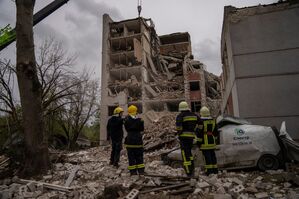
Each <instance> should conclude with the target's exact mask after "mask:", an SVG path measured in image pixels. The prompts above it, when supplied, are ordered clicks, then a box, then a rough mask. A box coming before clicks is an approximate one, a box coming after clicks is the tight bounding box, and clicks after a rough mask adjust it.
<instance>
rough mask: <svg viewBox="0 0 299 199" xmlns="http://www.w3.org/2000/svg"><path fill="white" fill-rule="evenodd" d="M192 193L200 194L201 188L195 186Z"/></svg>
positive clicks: (201, 192)
mask: <svg viewBox="0 0 299 199" xmlns="http://www.w3.org/2000/svg"><path fill="white" fill-rule="evenodd" d="M193 194H196V195H201V194H203V190H202V189H201V188H196V189H195V190H194V192H193Z"/></svg>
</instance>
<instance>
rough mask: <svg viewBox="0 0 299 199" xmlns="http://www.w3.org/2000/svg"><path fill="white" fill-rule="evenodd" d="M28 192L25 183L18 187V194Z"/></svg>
mask: <svg viewBox="0 0 299 199" xmlns="http://www.w3.org/2000/svg"><path fill="white" fill-rule="evenodd" d="M27 192H29V190H28V187H27V186H26V185H22V186H20V187H19V195H21V196H22V195H24V194H25V193H27Z"/></svg>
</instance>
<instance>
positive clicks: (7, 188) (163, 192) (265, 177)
mask: <svg viewBox="0 0 299 199" xmlns="http://www.w3.org/2000/svg"><path fill="white" fill-rule="evenodd" d="M162 118H163V117H162ZM163 151H164V149H161V150H158V151H154V152H146V153H145V155H144V156H145V167H146V172H147V175H144V176H130V174H129V172H128V170H127V166H128V165H127V161H128V160H127V156H126V153H123V152H122V155H121V160H120V164H119V167H118V168H115V167H113V166H110V165H109V157H110V147H104V146H101V147H98V148H91V149H88V150H84V151H79V152H74V153H65V152H64V154H63V156H62V157H63V159H62V162H60V163H56V164H54V165H53V169H52V170H50V171H49V172H48V175H45V176H43V177H42V178H39V179H41V180H40V181H39V180H36V181H34V180H24V179H19V178H18V177H16V176H15V177H14V178H11V179H8V178H7V179H3V180H0V197H1V198H102V199H104V198H105V199H106V198H108V199H109V198H125V197H127V198H134V197H136V196H135V195H137V196H138V198H141V199H142V198H144V199H148V198H160V197H161V198H177V199H181V198H240V199H245V198H270V197H272V198H275V199H276V198H296V197H297V196H298V194H299V189H298V188H296V187H298V186H297V185H296V184H295V183H293V181H291V178H289V177H288V176H289V173H288V172H286V171H279V172H274V173H273V172H258V171H254V172H242V171H237V172H228V171H223V172H220V173H219V174H218V175H212V176H209V177H206V176H204V173H203V171H201V170H199V169H198V168H196V172H195V173H196V174H195V176H194V178H192V179H190V178H188V177H186V176H185V172H184V170H183V169H182V168H172V167H169V166H167V165H164V164H163V162H162V161H161V160H160V159H159V158H160V155H158V154H161V153H162V152H163ZM70 162H76V164H72V163H70ZM72 174H73V175H72ZM70 176H73V177H71V178H70V179H72V180H71V181H72V182H71V183H70V185H69V187H67V186H65V183H66V181H67V179H68V178H69V177H70ZM273 179H275V181H273ZM133 190H134V191H133ZM131 191H133V192H134V193H133V192H132V193H131V194H130V192H131ZM134 194H135V195H134Z"/></svg>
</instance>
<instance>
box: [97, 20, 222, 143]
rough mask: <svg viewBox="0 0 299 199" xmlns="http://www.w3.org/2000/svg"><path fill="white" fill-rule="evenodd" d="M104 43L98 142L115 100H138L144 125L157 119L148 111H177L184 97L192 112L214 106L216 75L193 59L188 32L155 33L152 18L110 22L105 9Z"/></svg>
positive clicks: (118, 102) (135, 102)
mask: <svg viewBox="0 0 299 199" xmlns="http://www.w3.org/2000/svg"><path fill="white" fill-rule="evenodd" d="M102 45H103V46H102V91H101V92H102V93H101V98H102V99H101V124H102V125H101V135H100V141H101V142H100V143H105V141H106V140H107V134H106V127H105V124H106V123H107V120H108V118H109V116H111V115H112V114H113V110H114V108H115V107H117V106H121V107H122V108H124V110H125V111H126V110H127V107H128V106H130V105H132V104H133V105H135V106H137V107H138V112H139V114H141V115H142V117H143V118H144V120H145V121H146V122H145V123H146V125H147V124H149V123H150V122H153V121H156V119H157V118H155V115H156V114H151V113H153V112H159V113H165V115H167V114H169V113H171V112H177V111H178V104H179V103H180V102H181V101H183V100H186V101H187V102H188V103H189V105H190V107H191V108H192V111H194V112H198V111H199V109H200V108H201V106H203V105H208V106H209V105H210V104H211V105H212V106H211V108H212V109H214V108H215V107H216V108H217V110H212V112H213V113H214V112H215V113H217V112H218V110H219V108H218V105H215V104H217V103H218V102H219V99H220V98H221V97H220V86H219V78H217V76H214V75H213V74H210V73H208V72H206V71H205V69H204V65H203V63H201V62H200V61H197V60H194V59H193V56H192V50H191V40H190V35H189V33H187V32H184V33H174V34H169V35H162V36H158V35H157V34H156V31H155V26H154V23H153V21H152V20H151V19H145V18H141V17H140V18H135V19H129V20H124V21H120V22H114V21H112V19H111V18H110V17H109V15H107V14H105V15H104V16H103V44H102ZM205 76H207V77H208V78H205ZM206 85H211V86H212V88H208V89H207V88H206ZM207 94H208V96H207ZM215 100H216V101H215ZM125 113H126V112H125ZM165 125H169V123H168V124H165Z"/></svg>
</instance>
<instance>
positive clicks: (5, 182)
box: [3, 178, 12, 185]
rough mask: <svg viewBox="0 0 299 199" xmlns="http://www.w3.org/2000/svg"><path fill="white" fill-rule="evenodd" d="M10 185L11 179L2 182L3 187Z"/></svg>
mask: <svg viewBox="0 0 299 199" xmlns="http://www.w3.org/2000/svg"><path fill="white" fill-rule="evenodd" d="M11 183H12V181H11V179H9V178H6V179H4V180H3V185H10V184H11Z"/></svg>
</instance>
